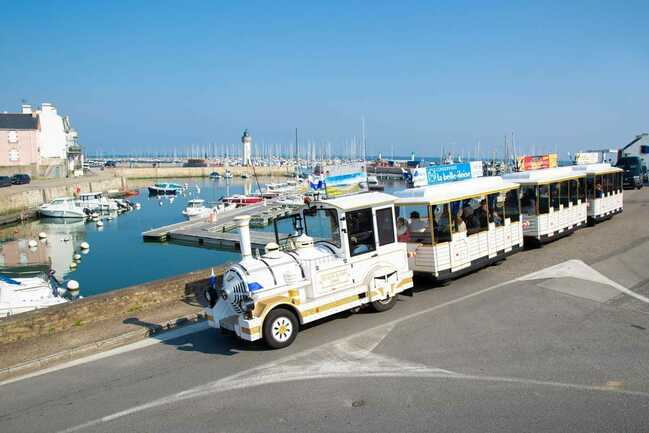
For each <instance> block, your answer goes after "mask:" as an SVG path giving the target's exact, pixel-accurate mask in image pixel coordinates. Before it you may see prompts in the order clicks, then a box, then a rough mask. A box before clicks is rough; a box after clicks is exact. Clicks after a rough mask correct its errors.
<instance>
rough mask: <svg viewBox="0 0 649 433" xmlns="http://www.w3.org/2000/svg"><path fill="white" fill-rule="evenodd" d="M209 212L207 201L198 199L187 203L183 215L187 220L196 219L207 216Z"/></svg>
mask: <svg viewBox="0 0 649 433" xmlns="http://www.w3.org/2000/svg"><path fill="white" fill-rule="evenodd" d="M209 212H210V209H209V208H206V207H205V200H203V199H202V198H197V199H193V200H189V201H188V202H187V207H186V208H185V209H184V210H183V215H185V216H186V217H187V218H194V217H200V216H203V215H204V216H207V214H208V213H209Z"/></svg>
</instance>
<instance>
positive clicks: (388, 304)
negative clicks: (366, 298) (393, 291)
mask: <svg viewBox="0 0 649 433" xmlns="http://www.w3.org/2000/svg"><path fill="white" fill-rule="evenodd" d="M396 303H397V295H395V296H388V297H387V298H385V299H382V300H380V301H374V302H372V304H371V305H372V308H373V309H374V311H376V312H379V313H381V312H383V311H388V310H390V309H391V308H392V307H394V306H395V304H396Z"/></svg>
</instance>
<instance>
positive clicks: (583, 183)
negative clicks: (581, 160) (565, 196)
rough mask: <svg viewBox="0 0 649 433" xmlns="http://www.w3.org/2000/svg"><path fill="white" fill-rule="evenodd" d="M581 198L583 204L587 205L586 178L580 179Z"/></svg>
mask: <svg viewBox="0 0 649 433" xmlns="http://www.w3.org/2000/svg"><path fill="white" fill-rule="evenodd" d="M579 198H580V199H581V202H582V203H586V178H585V177H580V178H579Z"/></svg>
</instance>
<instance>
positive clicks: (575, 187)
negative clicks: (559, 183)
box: [570, 179, 579, 206]
mask: <svg viewBox="0 0 649 433" xmlns="http://www.w3.org/2000/svg"><path fill="white" fill-rule="evenodd" d="M570 201H571V202H572V204H573V206H577V204H578V202H579V182H578V181H577V179H571V180H570Z"/></svg>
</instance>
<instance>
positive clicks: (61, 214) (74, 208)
mask: <svg viewBox="0 0 649 433" xmlns="http://www.w3.org/2000/svg"><path fill="white" fill-rule="evenodd" d="M38 213H39V214H40V215H41V216H45V217H52V218H85V217H86V216H87V214H88V213H89V211H88V210H87V209H86V208H83V207H81V206H79V205H78V204H77V201H76V199H75V198H74V197H59V198H55V199H54V200H52V201H51V202H50V203H45V204H42V205H41V206H40V207H39V208H38Z"/></svg>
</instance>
